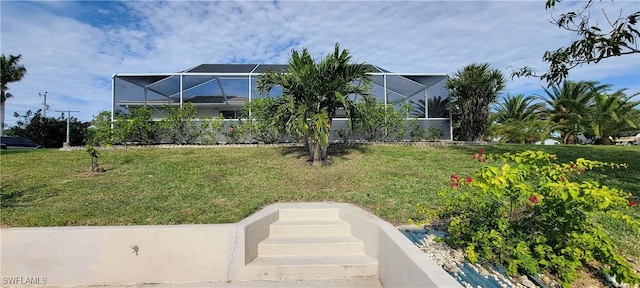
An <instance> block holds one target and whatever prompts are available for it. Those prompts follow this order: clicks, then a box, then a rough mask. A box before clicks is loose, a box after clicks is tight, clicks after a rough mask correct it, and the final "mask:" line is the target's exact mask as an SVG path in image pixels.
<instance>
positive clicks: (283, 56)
mask: <svg viewBox="0 0 640 288" xmlns="http://www.w3.org/2000/svg"><path fill="white" fill-rule="evenodd" d="M583 3H584V2H575V1H569V2H562V4H561V5H560V6H559V7H558V10H549V11H546V10H545V9H544V1H543V0H538V1H408V2H400V1H349V2H344V1H222V2H220V1H218V2H216V1H166V2H153V1H122V2H116V1H36V2H27V1H2V3H1V5H0V13H1V15H0V16H1V18H0V19H1V20H0V21H1V23H0V24H1V31H0V32H1V33H0V40H1V42H0V49H1V51H2V53H3V54H5V55H9V54H13V55H16V54H22V57H23V58H22V61H21V63H22V64H23V65H24V66H25V67H26V68H27V71H28V72H27V74H26V76H25V78H24V79H23V80H22V81H21V82H17V83H12V84H10V85H9V88H10V90H9V92H11V93H12V94H13V95H15V97H14V98H12V99H9V100H8V101H7V117H6V122H7V125H9V126H11V125H13V124H15V122H16V118H14V117H13V116H12V115H13V113H14V112H18V113H24V111H26V110H29V109H32V110H37V109H38V108H41V107H42V100H43V99H42V98H40V97H38V94H39V93H44V92H45V91H46V92H47V95H48V97H47V104H49V105H50V107H51V110H77V111H80V112H78V113H75V114H73V116H75V117H78V118H79V119H80V120H82V121H90V120H91V119H92V118H93V116H94V115H97V114H98V113H99V112H100V111H102V110H108V109H110V105H111V77H112V76H113V74H115V73H138V72H176V71H182V70H185V69H188V68H191V67H194V66H196V65H198V64H201V63H286V61H287V59H288V57H289V54H290V52H291V49H301V48H303V47H306V48H308V49H309V50H310V51H311V52H312V53H313V54H314V55H315V56H316V57H322V56H324V55H326V54H327V53H328V52H330V51H331V49H332V48H333V45H334V43H336V42H340V44H341V46H342V47H343V48H347V49H349V50H350V52H351V53H352V55H353V56H354V57H353V58H354V60H356V61H358V62H368V63H371V64H375V65H378V66H380V67H383V68H385V69H387V70H390V71H393V72H406V73H419V72H427V73H431V72H433V73H447V74H449V75H452V74H453V73H455V72H456V71H458V70H459V69H461V68H462V67H464V66H465V65H468V64H471V63H480V62H488V63H489V64H491V66H492V67H493V68H497V69H500V70H501V71H503V73H504V74H505V75H506V76H509V75H510V73H511V69H510V67H521V66H523V65H529V66H532V67H534V68H536V69H538V70H540V71H544V70H545V68H546V67H547V66H546V64H545V63H543V62H542V61H541V58H542V55H543V53H544V51H546V50H553V49H557V48H559V47H561V46H566V45H567V44H569V43H570V42H571V41H572V40H574V37H575V36H574V35H573V34H571V33H569V32H567V31H563V30H560V29H557V28H556V27H555V26H554V25H552V24H550V23H549V20H550V18H551V16H552V15H559V14H560V13H561V12H562V11H566V9H569V8H571V7H572V6H574V7H575V5H580V4H583ZM596 6H598V7H596V8H597V9H596V10H595V11H599V9H601V8H602V9H605V11H609V12H610V13H613V12H615V13H617V12H619V11H620V10H622V11H623V13H626V14H628V13H629V12H630V11H638V10H640V1H635V0H627V1H624V0H623V1H615V2H610V1H603V2H597V3H596ZM569 78H570V79H572V80H590V81H599V82H600V83H602V84H612V85H613V86H612V89H613V90H616V89H621V88H626V89H627V92H628V93H627V94H633V93H637V92H640V56H638V55H631V56H624V57H618V58H615V59H608V60H604V61H602V62H601V63H599V64H597V65H585V66H583V67H580V68H578V69H575V70H573V71H572V72H571V74H570V77H569ZM541 85H544V83H541V82H539V81H538V80H537V79H534V78H529V79H515V80H513V81H509V82H508V85H507V89H506V90H505V94H506V93H510V94H518V93H525V94H536V93H537V94H541V93H542V91H541V88H540V87H541ZM639 98H640V97H638V98H636V99H639ZM49 113H53V112H49ZM49 115H53V114H49Z"/></svg>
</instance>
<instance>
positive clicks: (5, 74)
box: [0, 54, 27, 136]
mask: <svg viewBox="0 0 640 288" xmlns="http://www.w3.org/2000/svg"><path fill="white" fill-rule="evenodd" d="M21 57H22V55H18V56H14V55H9V57H8V58H7V57H6V56H4V54H2V58H1V59H0V60H1V62H2V63H1V64H2V67H1V68H2V70H0V71H1V72H0V73H2V75H1V77H0V78H1V80H2V87H1V88H0V93H1V95H0V106H1V107H0V113H1V114H0V121H1V122H0V136H2V135H4V118H5V115H4V114H5V106H4V102H5V101H7V99H8V98H11V97H12V96H13V95H11V93H7V90H9V87H8V86H7V84H9V83H11V82H18V81H20V80H22V77H24V74H25V73H27V69H26V68H24V66H22V65H20V64H18V62H20V58H21Z"/></svg>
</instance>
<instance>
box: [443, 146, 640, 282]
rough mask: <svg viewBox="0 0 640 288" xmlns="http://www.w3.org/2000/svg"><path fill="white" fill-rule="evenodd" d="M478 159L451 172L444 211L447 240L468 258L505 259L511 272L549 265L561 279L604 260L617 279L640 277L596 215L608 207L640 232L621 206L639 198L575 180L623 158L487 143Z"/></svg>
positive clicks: (638, 279)
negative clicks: (475, 165) (559, 154)
mask: <svg viewBox="0 0 640 288" xmlns="http://www.w3.org/2000/svg"><path fill="white" fill-rule="evenodd" d="M473 159H474V160H475V161H478V162H479V163H480V165H482V166H481V168H479V169H478V170H477V171H476V172H475V174H474V175H473V177H467V178H466V179H465V180H464V181H461V179H462V177H461V176H458V175H455V174H451V175H450V189H448V190H446V191H443V192H442V193H441V196H443V198H444V201H445V205H444V207H443V208H441V210H440V211H439V212H438V213H439V215H438V216H439V217H443V218H446V219H448V220H450V222H449V225H448V232H449V234H450V237H448V238H447V239H446V241H447V242H448V243H449V244H450V245H452V246H454V247H457V248H462V249H464V250H465V252H466V255H467V258H468V259H469V260H470V261H472V262H476V261H490V262H500V263H502V264H503V265H505V266H506V268H507V271H508V272H509V273H510V274H515V273H518V272H526V273H530V274H537V273H538V272H539V271H540V270H544V271H547V272H551V273H553V274H556V275H557V276H558V278H559V280H560V282H561V283H562V285H563V286H568V285H569V284H570V283H571V282H572V281H573V280H574V279H575V278H576V277H577V272H576V269H577V268H578V267H580V266H583V265H591V264H593V263H596V262H598V263H599V264H600V265H602V267H603V269H604V270H605V272H606V273H608V274H610V275H614V276H615V277H616V279H617V280H618V281H621V282H625V283H630V284H639V283H640V277H639V276H638V275H637V274H636V273H635V272H634V270H633V268H632V267H631V266H630V264H629V263H628V261H627V260H626V259H625V258H624V257H623V256H622V255H621V254H620V253H619V252H618V251H619V250H618V249H617V248H616V246H615V245H614V244H613V243H612V241H611V239H610V238H609V236H608V235H607V234H606V233H605V231H604V229H603V228H602V227H601V226H600V225H599V224H598V223H595V222H594V221H592V220H591V219H592V217H591V216H594V215H595V214H598V213H607V214H608V215H611V216H613V217H616V218H619V219H622V220H623V221H625V222H626V223H627V224H629V225H631V226H632V227H634V229H636V230H638V233H640V222H638V221H637V220H634V219H632V218H631V217H629V216H628V215H627V214H625V213H623V212H624V211H623V210H624V209H636V208H635V207H636V205H637V203H636V201H634V200H630V199H629V198H630V196H631V195H630V194H627V193H624V192H623V191H621V190H618V189H615V188H610V187H607V186H603V185H600V184H599V183H598V182H595V181H590V180H584V181H581V182H577V181H576V182H574V181H572V179H573V178H575V176H576V175H578V174H583V173H585V172H586V171H588V170H591V169H596V168H598V169H600V168H626V165H625V164H614V163H604V162H599V161H591V160H586V159H584V158H579V159H577V160H576V161H575V162H571V163H556V162H555V160H556V157H555V155H551V154H547V153H544V152H542V151H537V152H534V151H525V152H522V153H518V154H510V153H505V154H502V155H486V154H485V153H484V151H483V150H481V151H479V152H478V153H476V154H474V155H473ZM492 164H493V165H492Z"/></svg>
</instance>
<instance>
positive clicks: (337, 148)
mask: <svg viewBox="0 0 640 288" xmlns="http://www.w3.org/2000/svg"><path fill="white" fill-rule="evenodd" d="M368 150H369V148H368V147H366V146H365V145H341V144H331V145H329V150H328V151H327V154H329V158H336V159H340V160H349V159H350V158H349V157H348V156H349V154H351V153H353V152H354V151H357V152H359V153H366V152H367V151H368ZM280 154H281V155H282V156H287V155H294V157H296V159H308V158H309V151H308V150H307V147H306V146H305V147H284V148H282V149H281V150H280ZM325 164H327V165H331V162H329V163H325Z"/></svg>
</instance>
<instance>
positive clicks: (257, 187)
mask: <svg viewBox="0 0 640 288" xmlns="http://www.w3.org/2000/svg"><path fill="white" fill-rule="evenodd" d="M479 148H481V147H478V146H451V147H441V146H353V147H351V146H350V147H340V146H336V147H333V146H332V147H331V148H330V149H333V150H332V151H330V152H331V155H333V157H332V160H333V161H332V163H331V164H330V165H325V166H309V165H308V163H307V161H306V155H305V149H304V148H291V147H281V148H275V147H224V146H219V147H213V148H179V149H120V150H100V167H103V168H105V170H106V171H107V172H106V173H99V174H94V175H93V176H88V175H87V173H84V172H86V170H87V166H88V162H87V152H86V151H84V150H78V151H69V152H62V151H58V150H52V149H44V150H32V151H12V150H3V151H1V152H0V153H1V154H0V176H1V178H0V184H1V185H0V195H1V197H2V198H1V199H0V204H1V208H2V209H1V210H0V223H1V225H2V226H3V227H16V226H65V225H154V224H186V223H230V222H237V221H240V220H241V219H243V218H245V217H246V216H248V215H250V214H251V213H253V212H255V211H257V210H259V209H260V208H261V207H264V206H266V205H269V204H271V203H275V202H292V201H336V202H349V203H353V204H355V205H358V206H360V207H363V208H364V209H367V210H369V211H371V212H373V213H374V214H376V215H378V216H380V217H381V218H383V219H385V220H387V221H390V222H392V223H394V224H406V223H407V219H412V218H417V217H420V216H421V215H420V214H419V213H418V211H417V210H416V205H417V204H418V203H431V204H432V205H434V206H438V205H443V204H444V203H443V200H442V199H441V198H440V197H438V192H439V191H442V190H445V189H447V188H450V187H449V185H450V175H451V174H452V173H454V174H456V175H460V176H461V175H472V174H473V172H474V171H475V170H476V169H477V168H478V166H477V164H478V163H477V162H474V161H470V160H471V158H472V156H473V155H474V154H475V153H477V151H478V149H479ZM482 148H484V149H485V150H486V153H487V154H500V153H505V152H510V153H519V152H522V151H525V150H527V149H542V150H544V151H546V152H549V153H552V154H556V155H557V157H558V159H557V161H558V162H562V163H569V162H571V161H575V160H576V159H577V158H586V159H590V160H595V161H602V162H614V163H627V164H628V167H627V168H626V169H605V170H600V169H595V170H593V171H591V172H590V173H589V179H592V180H595V181H598V182H600V184H602V185H606V186H608V187H613V188H617V189H621V190H623V191H625V192H628V193H631V194H632V196H631V198H630V200H635V201H636V202H637V201H638V200H640V199H639V197H640V163H638V162H639V161H638V159H640V147H637V146H632V147H622V146H577V145H569V146H565V145H557V146H527V145H492V146H486V147H482ZM577 177H582V175H580V176H577ZM462 180H465V178H462ZM639 210H640V209H627V210H624V213H626V214H625V215H629V216H630V217H631V218H632V219H635V220H638V219H640V212H639ZM592 219H593V220H594V221H595V222H596V223H599V224H601V225H602V226H603V227H604V230H605V231H606V233H607V234H608V235H609V236H610V237H611V238H612V242H613V243H614V244H615V245H616V246H617V247H618V252H619V253H621V254H623V255H626V256H628V257H635V258H633V259H638V257H640V235H638V233H637V231H635V230H633V229H629V228H626V227H627V226H625V225H623V222H622V221H621V220H620V219H616V218H614V217H610V215H608V214H598V215H593V216H592Z"/></svg>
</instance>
